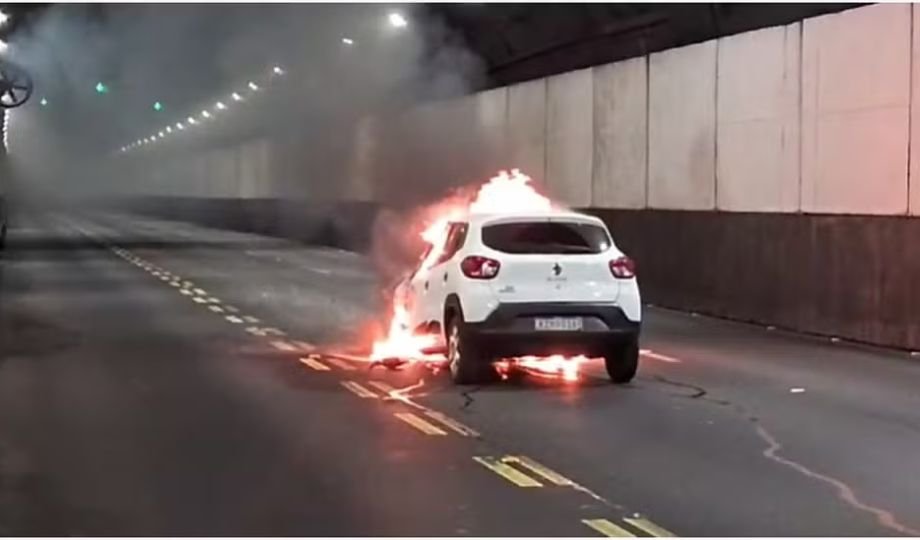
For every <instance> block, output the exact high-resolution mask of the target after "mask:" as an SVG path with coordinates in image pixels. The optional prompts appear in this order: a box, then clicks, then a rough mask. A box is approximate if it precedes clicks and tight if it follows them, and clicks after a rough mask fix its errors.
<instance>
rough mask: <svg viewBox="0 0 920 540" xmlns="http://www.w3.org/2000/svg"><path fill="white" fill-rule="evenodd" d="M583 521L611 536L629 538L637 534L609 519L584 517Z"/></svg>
mask: <svg viewBox="0 0 920 540" xmlns="http://www.w3.org/2000/svg"><path fill="white" fill-rule="evenodd" d="M581 522H582V523H584V524H585V525H587V526H588V527H591V528H592V529H594V530H595V531H597V532H599V533H601V534H603V535H604V536H609V537H611V538H629V537H634V536H636V535H634V534H631V533H630V532H629V531H627V530H626V529H624V528H622V527H620V526H619V525H617V524H615V523H614V522H612V521H610V520H607V519H583V520H581Z"/></svg>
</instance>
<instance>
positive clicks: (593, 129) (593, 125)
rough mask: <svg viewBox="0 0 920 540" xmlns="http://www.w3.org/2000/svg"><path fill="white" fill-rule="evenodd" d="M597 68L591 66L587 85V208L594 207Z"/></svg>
mask: <svg viewBox="0 0 920 540" xmlns="http://www.w3.org/2000/svg"><path fill="white" fill-rule="evenodd" d="M596 70H597V66H592V67H591V68H590V71H589V73H590V74H591V81H590V84H588V88H589V89H590V90H591V153H590V154H588V155H589V156H590V159H591V172H590V173H589V174H590V176H589V177H588V182H590V185H589V186H588V206H589V207H590V206H594V187H595V186H594V162H595V161H596V159H597V156H595V155H594V154H595V150H596V149H597V101H596V100H597V91H596V88H595V84H594V83H595V81H594V75H595V73H596Z"/></svg>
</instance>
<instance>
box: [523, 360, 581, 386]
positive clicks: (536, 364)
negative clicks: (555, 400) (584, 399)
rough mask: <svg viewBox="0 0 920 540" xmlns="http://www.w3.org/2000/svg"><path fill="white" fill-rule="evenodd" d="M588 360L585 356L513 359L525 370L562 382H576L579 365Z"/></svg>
mask: <svg viewBox="0 0 920 540" xmlns="http://www.w3.org/2000/svg"><path fill="white" fill-rule="evenodd" d="M587 360H588V357H587V356H563V355H561V354H554V355H552V356H522V357H520V358H515V359H514V362H515V363H516V364H517V365H518V366H520V367H522V368H524V369H527V370H530V371H535V372H537V373H541V374H546V375H555V376H559V377H562V380H564V381H567V382H574V381H577V380H578V374H579V369H580V367H581V364H582V363H584V362H586V361H587Z"/></svg>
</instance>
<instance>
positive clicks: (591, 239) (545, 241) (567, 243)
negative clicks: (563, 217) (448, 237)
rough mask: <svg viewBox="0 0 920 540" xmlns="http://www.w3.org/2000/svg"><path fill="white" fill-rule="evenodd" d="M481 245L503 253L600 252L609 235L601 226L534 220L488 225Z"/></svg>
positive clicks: (608, 241) (604, 248) (605, 246)
mask: <svg viewBox="0 0 920 540" xmlns="http://www.w3.org/2000/svg"><path fill="white" fill-rule="evenodd" d="M482 242H483V243H484V244H485V245H486V246H488V247H490V248H492V249H494V250H496V251H501V252H504V253H534V254H540V253H544V254H560V253H561V254H578V253H603V252H604V251H607V249H608V248H609V247H610V236H609V235H608V234H607V230H606V229H605V228H604V227H600V226H597V225H591V224H589V223H580V222H569V221H552V222H549V221H535V222H520V223H499V224H496V225H487V226H485V227H483V228H482Z"/></svg>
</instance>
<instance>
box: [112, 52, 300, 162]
mask: <svg viewBox="0 0 920 540" xmlns="http://www.w3.org/2000/svg"><path fill="white" fill-rule="evenodd" d="M285 73H286V72H285V70H284V69H282V68H281V66H274V67H273V68H272V69H271V77H273V78H274V77H279V76H282V75H284V74H285ZM246 87H247V89H248V91H249V94H250V95H252V94H255V93H256V92H258V91H259V90H261V89H262V87H261V86H259V85H258V84H256V83H255V82H253V81H249V82H248V83H247V84H246ZM243 92H245V90H244V91H243ZM230 98H231V99H232V100H233V101H234V102H242V101H245V100H246V98H245V97H243V94H242V93H241V92H233V93H231V94H230ZM228 108H229V107H228V106H227V104H226V103H224V102H223V101H218V102H217V103H215V104H214V107H213V111H214V112H213V113H212V112H211V111H210V110H208V109H203V110H202V111H201V113H200V115H198V116H199V117H200V120H199V119H198V118H196V116H189V117H187V118H186V119H185V121H184V122H182V121H179V122H176V123H175V124H170V125H168V126H166V127H164V128H163V129H161V130H159V131H158V132H156V133H154V134H153V135H151V136H149V137H143V138H141V139H138V140H136V141H134V142H132V143H131V144H128V145H125V146H122V147H121V148H120V149H119V151H120V152H121V153H125V152H129V151H131V150H134V149H135V148H139V147H141V146H144V145H148V144H152V143H155V142H157V141H158V140H161V139H165V138H166V137H167V136H168V135H171V134H173V133H177V132H179V131H184V130H185V129H186V128H191V127H194V126H198V125H200V124H201V123H202V122H204V121H207V120H210V119H212V118H214V115H215V114H218V113H219V112H221V111H225V110H227V109H228ZM174 128H175V129H174Z"/></svg>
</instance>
